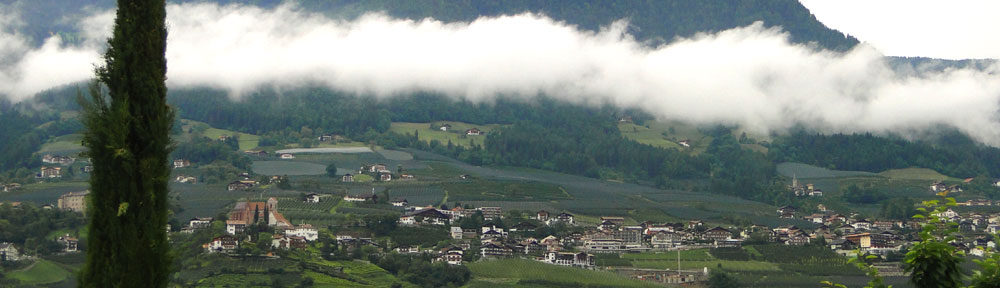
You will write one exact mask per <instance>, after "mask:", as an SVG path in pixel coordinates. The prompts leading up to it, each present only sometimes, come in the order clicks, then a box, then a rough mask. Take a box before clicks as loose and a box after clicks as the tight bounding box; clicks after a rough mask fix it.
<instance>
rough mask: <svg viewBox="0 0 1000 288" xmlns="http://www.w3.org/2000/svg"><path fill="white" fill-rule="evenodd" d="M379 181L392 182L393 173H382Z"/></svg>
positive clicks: (379, 175)
mask: <svg viewBox="0 0 1000 288" xmlns="http://www.w3.org/2000/svg"><path fill="white" fill-rule="evenodd" d="M378 181H382V182H388V181H392V173H381V172H380V173H379V174H378Z"/></svg>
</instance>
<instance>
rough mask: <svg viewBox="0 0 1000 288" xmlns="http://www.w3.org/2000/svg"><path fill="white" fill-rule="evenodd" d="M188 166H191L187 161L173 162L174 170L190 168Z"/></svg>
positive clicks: (178, 160)
mask: <svg viewBox="0 0 1000 288" xmlns="http://www.w3.org/2000/svg"><path fill="white" fill-rule="evenodd" d="M190 166H191V162H190V161H188V160H187V159H177V160H174V169H177V168H184V167H190Z"/></svg>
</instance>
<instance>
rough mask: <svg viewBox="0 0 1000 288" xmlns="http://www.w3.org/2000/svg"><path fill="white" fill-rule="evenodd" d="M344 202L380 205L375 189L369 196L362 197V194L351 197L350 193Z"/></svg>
mask: <svg viewBox="0 0 1000 288" xmlns="http://www.w3.org/2000/svg"><path fill="white" fill-rule="evenodd" d="M344 201H347V202H368V201H371V202H372V203H378V196H377V195H375V187H372V192H371V194H368V195H362V194H355V195H351V194H350V193H347V195H344Z"/></svg>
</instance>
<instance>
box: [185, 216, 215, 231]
mask: <svg viewBox="0 0 1000 288" xmlns="http://www.w3.org/2000/svg"><path fill="white" fill-rule="evenodd" d="M211 226H212V217H203V218H191V220H189V221H188V227H191V228H194V229H201V228H209V227H211Z"/></svg>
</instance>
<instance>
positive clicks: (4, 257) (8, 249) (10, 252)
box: [0, 242, 21, 262]
mask: <svg viewBox="0 0 1000 288" xmlns="http://www.w3.org/2000/svg"><path fill="white" fill-rule="evenodd" d="M18 260H21V254H20V253H18V252H17V247H14V244H13V243H7V242H3V243H0V262H7V261H18Z"/></svg>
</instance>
